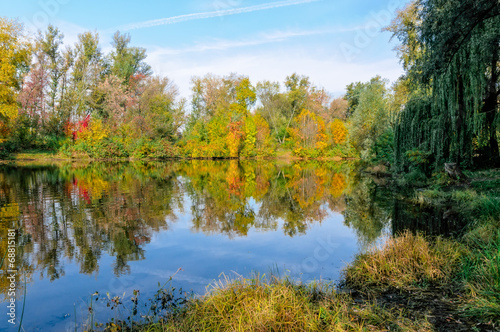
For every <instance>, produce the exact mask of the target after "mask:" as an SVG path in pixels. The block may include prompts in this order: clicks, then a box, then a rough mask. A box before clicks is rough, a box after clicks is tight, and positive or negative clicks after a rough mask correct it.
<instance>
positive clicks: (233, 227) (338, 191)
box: [0, 160, 442, 331]
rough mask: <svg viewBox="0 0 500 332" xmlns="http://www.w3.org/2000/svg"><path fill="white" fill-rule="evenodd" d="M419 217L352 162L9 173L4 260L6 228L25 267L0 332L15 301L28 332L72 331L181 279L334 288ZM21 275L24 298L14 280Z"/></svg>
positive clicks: (196, 285) (1, 179) (2, 195)
mask: <svg viewBox="0 0 500 332" xmlns="http://www.w3.org/2000/svg"><path fill="white" fill-rule="evenodd" d="M415 216H416V217H415ZM414 217H415V218H414ZM419 218H420V214H419V212H418V211H416V210H415V207H414V206H411V205H408V204H403V203H401V202H400V201H399V200H398V199H396V198H395V196H394V195H393V193H392V191H391V190H390V189H389V188H388V187H386V186H380V185H378V184H377V182H376V181H375V180H374V179H373V178H370V177H369V176H366V175H361V173H360V172H358V171H357V170H356V167H355V166H354V165H352V164H342V163H320V162H297V163H292V164H280V163H275V162H271V161H261V162H256V161H236V160H231V161H186V162H168V163H91V164H63V165H57V166H9V165H3V166H0V238H1V239H2V242H1V247H0V254H2V256H3V254H4V253H5V252H6V251H7V250H8V243H9V229H15V230H16V236H15V263H14V266H10V267H9V264H4V265H3V266H2V278H1V282H0V294H1V295H0V302H2V305H1V308H3V309H0V313H1V316H0V317H2V316H3V317H4V318H3V319H1V321H0V329H1V330H4V329H9V330H10V329H11V330H17V329H18V325H16V326H12V325H11V324H10V323H8V318H9V316H8V315H6V314H7V313H8V310H9V309H8V308H7V305H8V304H9V303H10V302H9V301H11V299H12V298H15V299H16V322H19V319H20V316H21V312H22V307H23V301H25V302H24V305H25V311H24V317H23V328H24V330H26V331H66V330H71V331H74V330H75V324H76V327H77V329H85V327H86V326H88V324H90V322H89V306H92V309H93V312H94V314H95V316H94V317H93V319H94V320H95V321H101V322H102V321H107V320H109V319H110V318H111V317H116V315H117V312H116V311H112V310H110V309H109V308H107V307H106V305H105V304H104V302H103V303H100V302H98V303H91V298H92V294H93V293H95V292H98V293H99V294H100V297H101V298H102V297H106V298H107V295H106V294H109V296H110V297H114V296H120V297H122V298H124V299H130V297H131V296H132V295H133V293H134V290H140V293H141V296H144V297H146V298H148V297H149V296H152V295H153V294H154V293H155V292H156V291H157V289H158V284H164V283H166V282H168V280H169V278H170V276H173V275H175V276H174V278H173V280H172V281H171V285H172V286H174V287H176V288H182V289H183V290H185V291H188V292H191V291H192V292H194V293H195V294H204V293H205V292H206V289H207V286H209V285H210V284H212V283H213V282H215V281H217V280H220V279H221V278H224V276H229V277H230V278H236V277H239V276H243V277H251V276H252V275H253V273H260V274H269V273H271V271H274V272H273V273H276V271H278V273H279V274H281V275H287V276H289V277H291V278H293V279H295V280H300V281H303V282H310V281H313V280H324V281H333V282H337V281H339V279H340V278H341V270H342V269H343V268H344V267H345V266H346V264H348V263H349V262H352V260H353V259H354V257H355V255H356V254H358V253H360V252H362V251H363V250H366V249H367V248H369V247H370V246H373V245H379V244H381V243H383V241H384V238H387V236H390V235H391V234H392V233H393V232H399V231H401V230H403V229H405V228H407V227H413V228H418V227H421V226H422V225H424V226H426V227H427V226H428V224H426V223H425V222H422V221H418V220H420V219H419ZM436 218H438V219H439V216H438V217H436ZM441 218H442V217H441ZM422 220H425V217H424V219H422ZM436 220H437V219H436ZM435 224H436V225H434V226H432V227H433V228H432V230H429V233H432V234H434V233H436V232H435V230H436V229H438V228H439V227H441V226H442V225H441V224H440V225H441V226H440V225H437V224H439V222H438V221H436V222H435ZM12 267H14V268H15V270H16V271H17V272H16V273H15V278H16V290H15V294H16V295H15V297H12V296H11V295H10V292H9V288H10V286H11V284H10V280H9V279H7V278H6V277H5V276H7V275H9V272H8V270H9V269H12ZM179 269H181V270H179ZM176 272H177V273H176ZM24 292H26V296H24ZM93 299H94V298H92V301H93ZM118 318H119V317H118Z"/></svg>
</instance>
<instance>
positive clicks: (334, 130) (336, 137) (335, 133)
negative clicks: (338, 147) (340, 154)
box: [329, 119, 347, 144]
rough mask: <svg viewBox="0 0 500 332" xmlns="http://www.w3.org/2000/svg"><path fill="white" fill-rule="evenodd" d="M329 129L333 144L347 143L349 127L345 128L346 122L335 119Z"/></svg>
mask: <svg viewBox="0 0 500 332" xmlns="http://www.w3.org/2000/svg"><path fill="white" fill-rule="evenodd" d="M329 127H330V134H331V135H332V140H333V143H335V144H342V143H345V141H346V138H347V127H346V126H345V123H344V121H342V120H340V119H335V120H333V121H332V122H331V123H330V126H329Z"/></svg>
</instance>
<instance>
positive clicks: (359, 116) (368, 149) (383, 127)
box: [349, 76, 391, 160]
mask: <svg viewBox="0 0 500 332" xmlns="http://www.w3.org/2000/svg"><path fill="white" fill-rule="evenodd" d="M358 87H363V88H362V89H361V88H360V91H359V98H358V102H357V106H356V108H355V109H354V112H353V114H352V116H351V117H350V125H349V141H350V143H351V145H352V146H353V147H354V148H355V149H356V150H357V151H358V152H359V153H360V155H361V157H362V158H363V159H366V160H371V159H373V158H376V157H377V155H376V149H375V146H376V143H377V140H378V139H379V137H381V136H382V135H383V134H384V133H385V132H386V131H388V130H391V127H390V122H389V120H390V116H389V111H388V101H387V88H386V81H385V80H383V79H382V78H381V77H380V76H376V77H374V78H372V79H371V80H370V81H369V82H367V83H359V84H358Z"/></svg>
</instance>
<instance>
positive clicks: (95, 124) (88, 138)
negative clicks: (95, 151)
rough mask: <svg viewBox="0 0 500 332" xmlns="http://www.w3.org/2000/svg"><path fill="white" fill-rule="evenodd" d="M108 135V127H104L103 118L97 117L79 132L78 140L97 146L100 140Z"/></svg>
mask: <svg viewBox="0 0 500 332" xmlns="http://www.w3.org/2000/svg"><path fill="white" fill-rule="evenodd" d="M108 135H109V131H108V129H107V128H106V127H104V125H103V124H102V121H101V120H99V119H97V120H92V122H91V123H90V125H89V126H88V127H87V128H85V129H84V130H83V131H82V132H80V133H78V139H77V141H83V142H85V143H86V144H88V145H90V146H96V145H98V144H99V142H101V141H102V140H103V139H105V138H106V137H108Z"/></svg>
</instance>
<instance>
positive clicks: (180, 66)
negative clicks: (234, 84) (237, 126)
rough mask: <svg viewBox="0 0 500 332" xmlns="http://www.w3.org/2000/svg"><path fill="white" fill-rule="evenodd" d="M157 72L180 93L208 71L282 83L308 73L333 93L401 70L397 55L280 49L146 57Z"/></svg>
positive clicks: (393, 75) (185, 94) (392, 77)
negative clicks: (350, 57)
mask: <svg viewBox="0 0 500 332" xmlns="http://www.w3.org/2000/svg"><path fill="white" fill-rule="evenodd" d="M148 62H149V63H150V64H151V65H152V67H153V70H154V71H155V73H156V74H160V75H164V76H168V77H169V78H170V79H172V80H173V81H174V82H175V83H176V84H177V85H178V87H179V91H180V94H181V96H183V97H189V96H190V94H191V91H190V88H191V83H190V81H191V77H192V76H204V75H206V74H208V73H213V74H216V75H228V74H230V73H231V72H236V73H238V74H241V75H248V76H249V77H250V79H251V81H252V83H253V84H256V83H257V82H258V81H261V80H271V81H279V82H283V81H284V79H285V78H286V76H288V75H291V74H292V73H294V72H296V73H298V74H301V75H306V76H309V78H310V79H311V81H312V82H313V83H314V84H315V85H318V86H321V87H324V88H325V89H326V90H327V91H328V92H330V93H332V94H333V95H336V96H338V95H340V94H342V93H343V92H344V90H345V87H346V85H348V84H350V83H352V82H356V81H368V80H370V78H372V77H374V76H376V75H380V76H382V77H384V78H388V79H389V80H391V81H394V80H396V79H397V78H398V77H399V76H400V75H401V74H402V69H401V66H400V65H399V63H398V60H397V59H396V58H391V59H385V60H374V61H365V62H360V63H351V62H348V61H346V60H343V59H342V58H341V57H339V58H335V57H334V56H333V55H332V56H331V57H323V58H321V57H318V56H316V55H315V54H314V52H307V51H304V50H292V49H281V50H279V51H276V50H268V51H260V52H253V53H249V54H238V55H231V54H226V55H224V54H223V55H220V54H219V55H218V56H215V57H200V56H196V57H169V56H163V55H157V56H153V57H149V58H148Z"/></svg>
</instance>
